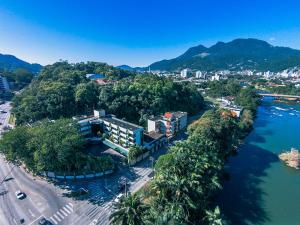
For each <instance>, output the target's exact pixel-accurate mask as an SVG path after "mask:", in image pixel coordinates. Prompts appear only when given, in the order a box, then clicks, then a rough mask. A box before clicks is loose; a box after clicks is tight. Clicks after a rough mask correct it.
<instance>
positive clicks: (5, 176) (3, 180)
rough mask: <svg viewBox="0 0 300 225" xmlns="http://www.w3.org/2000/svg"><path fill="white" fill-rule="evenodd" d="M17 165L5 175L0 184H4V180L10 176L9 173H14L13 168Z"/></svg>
mask: <svg viewBox="0 0 300 225" xmlns="http://www.w3.org/2000/svg"><path fill="white" fill-rule="evenodd" d="M15 167H16V165H14V166H13V167H12V168H11V169H10V171H9V172H8V173H7V174H6V176H4V178H3V179H2V181H1V182H0V185H2V183H3V182H4V180H5V179H6V178H7V177H8V175H9V174H11V173H12V171H13V169H14V168H15Z"/></svg>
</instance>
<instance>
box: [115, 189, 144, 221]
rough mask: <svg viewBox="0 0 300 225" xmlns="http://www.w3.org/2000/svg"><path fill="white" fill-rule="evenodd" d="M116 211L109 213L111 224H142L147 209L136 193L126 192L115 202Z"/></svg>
mask: <svg viewBox="0 0 300 225" xmlns="http://www.w3.org/2000/svg"><path fill="white" fill-rule="evenodd" d="M115 206H116V211H114V212H113V213H112V214H111V215H110V218H109V219H110V224H111V225H143V224H145V221H144V218H145V215H146V212H147V210H148V206H147V205H145V204H144V203H143V202H142V200H141V198H140V197H139V196H138V195H131V194H128V195H127V196H124V197H122V198H121V199H120V201H119V202H118V203H116V205H115Z"/></svg>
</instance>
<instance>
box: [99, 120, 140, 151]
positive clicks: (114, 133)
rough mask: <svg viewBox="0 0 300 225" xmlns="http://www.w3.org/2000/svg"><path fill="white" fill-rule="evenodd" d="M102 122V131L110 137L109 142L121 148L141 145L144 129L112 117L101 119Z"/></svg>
mask: <svg viewBox="0 0 300 225" xmlns="http://www.w3.org/2000/svg"><path fill="white" fill-rule="evenodd" d="M101 120H102V121H103V127H102V129H103V130H102V131H103V132H104V133H106V134H108V135H109V136H110V140H112V141H113V142H114V143H117V144H120V145H121V146H123V147H126V148H127V147H130V146H132V145H138V146H142V145H143V141H144V140H143V139H144V138H143V133H144V128H143V127H140V126H138V125H135V124H132V123H129V122H126V121H124V120H120V119H118V118H116V117H114V116H106V117H103V118H101Z"/></svg>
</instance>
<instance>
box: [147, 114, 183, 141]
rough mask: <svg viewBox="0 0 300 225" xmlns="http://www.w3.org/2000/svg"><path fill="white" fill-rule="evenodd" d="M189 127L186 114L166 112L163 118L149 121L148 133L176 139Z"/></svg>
mask: <svg viewBox="0 0 300 225" xmlns="http://www.w3.org/2000/svg"><path fill="white" fill-rule="evenodd" d="M186 126H187V113H186V112H166V113H165V114H164V115H162V116H156V117H152V118H150V119H148V132H149V133H150V132H157V133H161V134H165V135H166V136H167V137H174V136H176V134H177V133H178V132H179V131H181V130H183V129H185V128H186Z"/></svg>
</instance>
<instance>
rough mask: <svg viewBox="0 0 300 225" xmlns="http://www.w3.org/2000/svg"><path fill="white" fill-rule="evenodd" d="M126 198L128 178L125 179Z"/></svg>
mask: <svg viewBox="0 0 300 225" xmlns="http://www.w3.org/2000/svg"><path fill="white" fill-rule="evenodd" d="M125 197H127V178H126V177H125Z"/></svg>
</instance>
